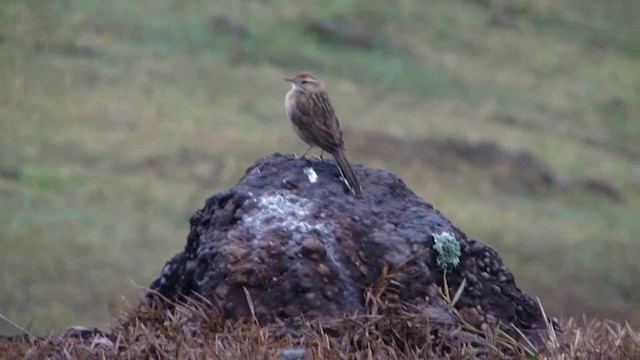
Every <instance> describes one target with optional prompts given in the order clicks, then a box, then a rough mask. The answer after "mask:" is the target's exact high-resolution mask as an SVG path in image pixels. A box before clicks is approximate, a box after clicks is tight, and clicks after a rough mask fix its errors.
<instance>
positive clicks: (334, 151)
mask: <svg viewBox="0 0 640 360" xmlns="http://www.w3.org/2000/svg"><path fill="white" fill-rule="evenodd" d="M285 80H286V81H288V82H290V83H291V90H289V92H288V93H287V97H286V98H285V109H286V111H287V115H288V116H289V119H290V120H291V123H292V124H293V129H294V130H295V131H296V134H298V136H299V137H300V139H302V141H304V142H305V143H307V145H309V149H307V151H305V152H304V154H302V157H304V156H305V155H306V154H307V153H308V152H309V150H311V149H312V148H313V147H315V146H317V147H319V148H320V149H321V150H323V151H326V152H328V153H329V154H331V155H332V156H333V157H334V158H335V159H336V163H337V164H338V168H339V169H340V174H341V175H342V177H343V178H344V179H345V180H346V181H347V185H348V186H349V190H351V192H352V193H353V194H355V195H360V194H361V193H362V186H360V181H359V180H358V176H357V175H356V173H355V171H353V168H352V167H351V164H349V160H347V156H346V154H345V150H344V142H343V140H342V129H340V122H339V121H338V118H337V117H336V113H335V110H334V109H333V106H332V105H331V100H329V95H328V94H327V92H326V91H325V89H324V85H323V84H322V82H320V81H319V80H317V79H316V78H314V77H313V76H312V75H311V74H310V73H308V72H305V71H303V72H301V73H298V74H297V75H296V76H294V77H291V78H285Z"/></svg>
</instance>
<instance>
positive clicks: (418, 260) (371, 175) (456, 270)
mask: <svg viewBox="0 0 640 360" xmlns="http://www.w3.org/2000/svg"><path fill="white" fill-rule="evenodd" d="M355 170H356V172H357V173H358V175H359V177H360V180H361V182H362V185H363V188H364V193H363V195H362V197H359V198H358V197H354V196H351V195H349V194H348V191H347V188H346V186H345V185H344V183H343V182H342V181H341V179H340V175H339V172H338V169H337V167H336V165H335V163H334V161H333V160H332V159H331V160H329V159H325V160H321V159H319V158H308V159H299V158H296V157H295V156H293V155H282V154H274V155H271V156H269V157H267V158H265V159H262V160H259V161H258V162H256V163H255V164H254V165H253V166H252V167H250V168H249V169H248V170H247V171H246V174H245V176H244V177H243V178H242V179H241V180H240V181H239V182H238V183H237V184H236V185H235V186H233V187H232V188H230V189H228V190H225V191H222V192H220V193H218V194H216V195H214V196H212V197H210V198H209V199H208V200H207V201H206V204H205V206H204V207H203V208H202V209H200V210H198V211H196V212H195V213H194V214H193V215H192V217H191V219H190V224H191V230H190V233H189V236H188V238H187V244H186V246H185V249H184V251H182V252H180V253H178V254H177V255H175V256H174V257H173V258H172V259H171V260H169V261H168V262H167V264H166V265H165V266H164V269H163V270H162V273H161V275H160V276H159V277H158V278H157V279H156V280H155V281H153V283H152V284H151V289H152V291H151V292H150V293H149V295H148V298H149V299H150V301H151V302H152V303H154V304H155V303H158V304H167V303H170V302H172V301H180V300H185V299H202V298H204V299H206V300H207V302H208V303H209V305H210V307H211V311H213V312H214V314H215V315H216V316H221V317H223V318H225V319H234V320H235V319H242V318H248V317H252V316H255V317H256V318H257V319H258V320H259V321H260V322H261V323H264V322H272V321H275V320H278V319H287V318H292V317H296V316H298V315H304V316H305V317H306V318H321V317H324V316H339V315H343V314H349V313H354V312H364V311H366V309H367V307H370V306H371V302H370V300H371V299H370V294H371V289H373V288H374V287H375V286H376V284H379V281H380V279H381V278H384V277H385V276H388V275H389V274H393V279H392V280H393V281H389V282H388V286H386V287H385V289H384V291H383V292H384V296H386V297H387V298H388V299H393V300H395V301H399V302H402V303H404V304H410V305H411V306H413V307H418V308H423V309H425V314H432V315H433V314H436V313H439V314H441V315H440V317H441V318H442V314H451V311H452V308H451V306H450V305H449V304H448V303H447V302H446V301H445V300H444V299H443V296H442V294H441V289H443V288H445V286H446V287H447V288H449V289H451V292H452V293H455V292H456V291H457V290H458V289H459V288H460V287H461V285H462V284H463V282H464V287H463V289H462V292H461V296H460V297H459V299H457V301H456V302H455V309H457V312H456V313H457V314H458V315H459V316H462V317H463V319H464V320H465V321H467V322H468V323H470V324H472V325H474V326H478V327H481V326H483V325H484V324H486V325H489V326H495V325H498V324H500V325H501V328H502V329H505V328H509V327H511V326H512V325H515V326H517V327H518V329H519V330H521V331H524V332H525V333H527V332H535V331H536V329H544V328H546V324H545V320H544V317H543V314H542V313H541V310H540V308H539V307H538V305H537V303H536V302H535V301H534V300H533V299H532V298H531V297H530V296H528V295H527V294H525V293H524V292H523V291H521V290H520V289H519V288H518V287H517V286H516V283H515V281H514V278H513V275H512V274H511V272H509V270H508V269H507V268H506V267H505V266H504V264H503V263H502V260H501V259H500V256H499V255H498V254H497V253H496V251H495V250H493V249H492V248H491V247H489V246H487V245H485V244H483V243H481V242H479V241H477V240H475V239H472V238H468V237H467V236H466V235H465V234H464V233H463V232H462V231H461V230H460V229H458V228H456V227H455V226H454V225H453V224H452V223H451V222H450V221H449V220H447V219H446V218H445V217H444V216H443V215H442V214H441V213H440V212H439V211H437V210H436V209H434V208H433V206H432V205H431V204H429V203H427V202H425V201H424V200H422V199H421V198H419V197H418V196H416V195H415V194H414V193H413V192H412V191H411V190H409V189H408V188H407V186H406V185H405V184H404V182H403V181H402V180H401V179H399V178H398V177H397V176H395V175H394V174H391V173H389V172H387V171H384V170H378V169H371V168H366V167H363V166H355ZM479 216H481V214H479ZM443 234H444V236H445V237H447V236H449V239H451V238H452V237H451V236H450V235H453V236H454V237H455V240H457V244H459V256H457V254H455V251H453V253H454V254H453V255H451V252H449V254H448V255H447V254H443V253H442V252H443V251H445V252H446V250H442V249H438V250H436V249H435V248H434V244H435V243H434V238H441V237H442V236H443ZM454 250H455V249H454ZM443 255H447V256H449V257H448V258H447V257H445V258H444V259H445V260H447V259H449V262H447V261H444V262H443V261H442V260H443V257H442V256H443ZM457 260H459V263H458V264H456V262H457ZM447 265H448V268H447V267H446V266H447ZM443 269H447V270H446V280H445V276H444V272H445V270H443ZM445 281H446V284H445ZM196 294H197V295H196ZM367 295H369V297H367ZM167 300H168V302H167ZM434 310H435V311H434ZM445 317H446V315H445Z"/></svg>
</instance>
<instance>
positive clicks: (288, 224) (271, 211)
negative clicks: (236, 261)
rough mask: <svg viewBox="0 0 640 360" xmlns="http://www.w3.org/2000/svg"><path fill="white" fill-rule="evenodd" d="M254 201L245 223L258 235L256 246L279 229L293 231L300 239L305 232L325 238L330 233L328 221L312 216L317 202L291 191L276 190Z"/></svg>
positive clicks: (250, 230)
mask: <svg viewBox="0 0 640 360" xmlns="http://www.w3.org/2000/svg"><path fill="white" fill-rule="evenodd" d="M254 201H255V202H256V204H257V206H256V207H255V208H253V209H252V210H251V211H249V212H248V213H247V214H246V215H245V216H244V218H243V219H242V225H244V227H245V228H246V229H247V230H248V231H249V232H251V233H252V234H253V235H255V240H254V242H255V243H254V245H257V243H258V242H261V241H262V240H263V239H264V238H265V235H267V236H268V234H270V233H271V232H273V231H274V230H278V229H283V230H286V231H288V232H291V233H292V234H293V236H294V240H300V242H301V241H302V239H303V235H307V234H309V233H310V232H313V231H316V232H318V233H320V235H322V236H323V237H324V236H325V235H326V234H329V235H330V232H329V231H327V226H326V221H322V222H319V221H317V220H315V219H313V218H311V216H310V215H311V213H312V210H313V203H312V202H311V201H309V200H307V199H305V198H301V197H299V196H297V195H295V194H292V193H289V192H272V193H267V194H263V195H262V196H261V197H259V198H257V199H255V200H254ZM265 240H268V239H265Z"/></svg>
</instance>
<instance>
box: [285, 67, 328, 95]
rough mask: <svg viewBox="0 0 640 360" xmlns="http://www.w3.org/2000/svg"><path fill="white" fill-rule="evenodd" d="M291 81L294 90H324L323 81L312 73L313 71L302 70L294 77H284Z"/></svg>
mask: <svg viewBox="0 0 640 360" xmlns="http://www.w3.org/2000/svg"><path fill="white" fill-rule="evenodd" d="M284 79H285V80H286V81H288V82H290V83H291V87H292V89H293V90H300V91H305V92H314V91H322V90H324V86H323V85H322V83H321V82H320V81H319V80H317V79H316V78H314V77H313V75H311V73H309V72H306V71H302V72H299V73H297V74H296V75H295V76H293V77H287V78H284Z"/></svg>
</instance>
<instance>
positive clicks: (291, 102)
mask: <svg viewBox="0 0 640 360" xmlns="http://www.w3.org/2000/svg"><path fill="white" fill-rule="evenodd" d="M296 97H297V94H296V91H295V90H294V89H291V90H289V92H288V93H287V96H285V98H284V108H285V110H286V111H287V115H288V116H289V117H291V113H293V112H294V110H295V105H296Z"/></svg>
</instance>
